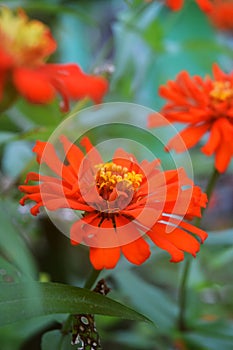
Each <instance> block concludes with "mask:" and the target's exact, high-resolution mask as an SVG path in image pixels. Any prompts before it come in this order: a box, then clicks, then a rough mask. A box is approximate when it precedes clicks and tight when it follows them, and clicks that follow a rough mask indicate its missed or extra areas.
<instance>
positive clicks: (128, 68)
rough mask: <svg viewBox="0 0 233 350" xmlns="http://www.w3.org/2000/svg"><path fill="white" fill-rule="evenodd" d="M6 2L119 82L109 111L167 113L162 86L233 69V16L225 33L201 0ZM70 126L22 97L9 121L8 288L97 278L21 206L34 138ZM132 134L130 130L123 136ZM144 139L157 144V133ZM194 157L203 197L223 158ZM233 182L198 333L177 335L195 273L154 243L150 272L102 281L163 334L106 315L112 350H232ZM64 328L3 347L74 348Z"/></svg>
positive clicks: (204, 277) (2, 186) (220, 193)
mask: <svg viewBox="0 0 233 350" xmlns="http://www.w3.org/2000/svg"><path fill="white" fill-rule="evenodd" d="M0 5H7V6H9V7H11V8H13V9H16V8H19V7H21V8H23V9H24V10H25V12H26V13H27V14H28V15H29V17H30V18H36V19H39V20H40V21H42V22H44V23H46V24H47V25H48V26H49V27H50V28H51V31H52V34H53V36H54V38H55V39H56V41H57V44H58V49H57V51H56V52H55V54H54V55H52V56H51V58H50V62H59V63H67V62H75V63H77V64H79V65H80V66H81V67H82V68H83V70H84V71H85V72H88V73H92V74H93V73H98V74H104V75H105V76H106V77H108V79H109V83H110V89H109V92H108V94H107V95H106V97H105V102H118V101H120V102H132V103H136V104H140V105H143V106H146V107H149V108H152V109H154V110H159V109H160V108H161V107H162V105H163V104H164V101H163V100H162V99H161V98H160V97H159V96H158V87H159V86H160V85H161V84H165V83H166V81H167V80H168V79H174V78H175V77H176V75H177V74H178V73H179V72H180V71H181V70H187V71H188V72H189V73H190V74H191V75H193V74H197V75H201V76H204V75H205V74H211V71H212V64H213V63H214V62H217V63H218V64H219V65H220V66H221V68H222V69H223V70H224V71H226V72H229V71H231V70H232V68H233V17H232V28H230V27H229V28H227V29H228V30H227V31H222V30H220V29H219V28H216V27H214V26H213V24H212V23H211V22H210V20H209V18H208V17H207V16H206V15H205V14H204V13H203V12H202V11H201V10H200V9H199V7H198V6H197V4H196V2H195V1H192V0H187V1H185V4H184V6H183V8H182V9H181V10H180V11H176V12H174V11H171V10H170V9H169V8H168V7H166V6H165V4H164V3H163V1H151V2H146V1H142V0H128V1H126V0H125V1H123V0H105V1H104V0H93V1H91V0H83V1H78V0H76V1H70V0H69V1H65V0H47V1H44V0H40V1H37V0H35V1H30V0H28V1H26V0H25V1H10V0H8V1H0ZM232 6H233V4H232ZM73 108H76V106H75V105H73ZM63 119H64V115H62V113H61V112H60V110H59V105H58V101H55V102H54V103H52V104H50V105H48V106H36V105H32V104H29V103H27V102H26V101H25V100H22V99H18V101H17V103H16V104H14V106H12V107H11V108H10V109H8V110H6V111H5V112H3V113H2V115H1V116H0V175H1V178H0V190H1V203H0V206H1V210H0V223H1V224H0V238H1V243H0V283H10V282H12V281H18V280H21V279H22V278H23V276H22V273H21V272H22V270H23V271H29V270H30V269H31V270H32V271H33V274H34V275H35V278H37V279H40V280H41V281H53V282H62V283H66V284H71V285H75V286H82V285H83V283H84V281H85V279H86V277H87V275H88V274H89V271H90V269H91V265H90V262H89V258H88V249H87V247H84V246H78V247H73V246H71V245H70V242H69V240H68V239H67V238H66V237H65V236H64V235H62V234H61V233H60V232H59V231H58V230H57V228H56V227H55V226H54V225H53V224H52V223H51V221H50V220H49V218H48V217H47V215H46V214H41V215H39V216H38V217H32V215H31V214H30V212H29V209H30V204H28V205H25V206H24V207H21V206H19V203H18V201H19V199H20V198H21V194H20V193H19V191H18V188H17V187H18V185H19V184H22V183H23V181H24V179H25V175H26V173H27V172H28V171H33V170H34V171H37V170H38V165H37V163H36V160H35V157H34V154H33V153H32V146H33V145H34V143H35V140H37V139H40V140H47V139H48V137H49V136H50V134H51V133H52V131H53V130H54V129H55V128H56V127H57V126H58V125H59V124H60V123H61V121H62V120H63ZM178 128H179V126H178ZM164 132H166V131H164ZM127 133H128V130H124V129H122V130H121V135H122V137H124V136H127ZM108 136H111V137H114V130H106V133H105V135H101V132H99V133H98V132H97V133H96V135H94V136H93V137H96V139H95V140H94V141H95V142H97V141H99V140H101V137H102V138H106V137H108ZM142 137H144V138H145V140H144V141H145V144H146V142H147V141H148V140H146V137H147V135H144V136H142ZM190 155H191V158H192V162H193V171H194V178H195V182H196V183H197V184H199V185H200V186H201V187H202V189H204V188H205V186H206V183H207V180H208V176H209V175H210V173H211V172H212V168H213V158H211V157H209V158H208V159H207V158H206V157H205V156H204V155H202V154H201V153H200V151H199V147H197V148H194V149H192V150H191V151H190ZM157 156H158V158H161V160H162V162H163V157H164V159H165V164H166V166H167V167H169V161H167V158H166V157H168V156H167V155H164V154H163V152H162V149H158V155H157ZM232 185H233V167H232V166H230V168H229V169H228V171H227V172H226V173H225V174H224V175H222V176H221V178H220V180H219V181H218V184H217V187H216V190H215V191H214V194H213V197H212V199H211V201H210V204H209V207H208V209H207V211H206V213H205V216H204V219H203V221H202V227H203V228H204V229H206V230H207V231H208V233H209V238H208V239H207V241H206V242H205V244H204V245H203V246H202V247H201V251H200V253H199V254H198V257H197V258H196V259H195V260H194V261H193V263H192V270H191V274H190V277H189V288H188V313H187V317H188V321H189V324H191V325H192V329H191V330H189V331H187V332H181V331H179V330H177V313H178V306H177V291H178V286H179V281H180V277H181V273H182V269H183V265H184V264H183V262H182V263H179V264H171V263H169V256H168V254H167V253H166V252H164V251H161V250H159V249H157V248H156V247H154V246H152V247H151V250H152V255H151V258H150V259H149V260H148V261H147V262H146V263H144V264H143V265H142V266H140V267H135V266H133V265H130V264H129V263H127V262H126V261H125V260H124V259H121V261H120V263H119V264H118V266H117V268H116V269H114V270H113V271H105V272H103V276H104V277H105V278H106V281H107V283H108V285H109V287H110V288H111V293H110V294H109V296H110V297H111V298H113V299H115V300H118V301H120V302H121V303H124V304H126V305H128V306H131V307H132V308H134V309H135V310H137V311H139V312H141V313H143V314H144V315H146V316H147V317H149V318H150V319H151V320H153V321H154V323H155V326H153V325H149V324H145V323H137V322H133V321H125V320H121V319H117V318H111V317H104V316H97V317H96V323H97V328H98V332H99V334H100V338H101V344H102V346H103V349H106V350H115V349H122V350H137V349H138V350H144V349H147V350H148V349H149V350H163V349H164V350H176V349H180V350H184V349H188V350H189V349H200V350H219V349H220V348H222V349H224V350H231V349H232V348H233V298H232V295H233V275H232V263H233V247H232V243H233V232H232V226H233V215H232V214H233V186H232ZM12 254H13V256H14V257H15V258H16V259H18V261H20V262H21V272H19V271H18V269H17V268H16V267H15V265H14V264H13V263H12V261H11V259H9V256H12ZM0 288H1V285H0ZM64 319H65V316H64V315H58V316H57V315H50V316H46V317H40V318H36V319H33V320H30V321H24V322H20V324H19V323H15V324H12V325H8V326H4V327H2V328H0V349H2V350H31V349H34V350H37V349H42V350H47V349H49V350H51V349H63V350H65V349H66V350H67V349H77V345H76V346H71V345H70V342H69V341H68V340H67V342H66V343H64V344H62V345H59V346H60V347H58V345H57V342H56V331H57V329H59V328H60V324H61V322H63V321H64ZM54 332H55V333H54Z"/></svg>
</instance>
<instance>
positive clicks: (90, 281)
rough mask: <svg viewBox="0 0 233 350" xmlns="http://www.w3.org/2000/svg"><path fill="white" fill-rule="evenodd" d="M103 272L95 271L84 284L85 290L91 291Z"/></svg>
mask: <svg viewBox="0 0 233 350" xmlns="http://www.w3.org/2000/svg"><path fill="white" fill-rule="evenodd" d="M101 271H102V270H95V269H93V270H92V271H91V273H90V275H89V277H88V279H87V280H86V282H85V284H84V288H87V289H91V287H92V286H93V284H94V283H95V281H96V280H97V278H98V277H99V275H100V273H101Z"/></svg>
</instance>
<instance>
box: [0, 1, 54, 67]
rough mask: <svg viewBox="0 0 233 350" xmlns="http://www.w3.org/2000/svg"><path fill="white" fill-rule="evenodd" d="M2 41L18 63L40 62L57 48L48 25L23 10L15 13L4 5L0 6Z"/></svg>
mask: <svg viewBox="0 0 233 350" xmlns="http://www.w3.org/2000/svg"><path fill="white" fill-rule="evenodd" d="M0 42H1V47H2V50H3V51H4V52H5V53H6V54H7V55H9V56H10V57H11V58H12V60H13V62H14V63H15V64H17V65H29V66H34V65H37V64H40V63H42V62H43V61H44V59H45V57H46V56H48V55H49V54H51V53H52V52H53V51H54V50H55V48H56V42H55V41H54V39H53V38H52V37H51V35H50V31H49V28H48V27H47V26H45V25H44V24H43V23H41V22H40V21H37V20H29V19H28V17H27V15H26V14H25V13H24V12H23V10H19V11H18V13H17V14H14V13H13V12H12V11H11V10H10V9H8V8H7V7H3V6H1V7H0Z"/></svg>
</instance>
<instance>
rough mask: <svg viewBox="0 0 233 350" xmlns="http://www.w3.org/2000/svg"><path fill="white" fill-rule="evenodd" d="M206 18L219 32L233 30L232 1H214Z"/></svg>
mask: <svg viewBox="0 0 233 350" xmlns="http://www.w3.org/2000/svg"><path fill="white" fill-rule="evenodd" d="M208 17H209V19H210V21H211V23H212V24H213V26H214V27H216V28H217V29H219V30H226V31H232V30H233V1H232V0H214V1H213V4H212V8H211V11H210V12H209V13H208Z"/></svg>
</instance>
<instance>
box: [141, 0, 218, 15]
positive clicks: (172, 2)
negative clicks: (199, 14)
mask: <svg viewBox="0 0 233 350" xmlns="http://www.w3.org/2000/svg"><path fill="white" fill-rule="evenodd" d="M145 1H146V2H152V1H153V0H145ZM196 3H197V4H198V6H199V7H200V9H201V10H202V11H203V12H206V13H208V12H209V11H210V10H211V9H212V2H211V1H210V0H196ZM165 4H166V6H167V7H169V8H170V9H171V10H172V11H179V10H181V9H182V7H183V5H184V0H166V1H165Z"/></svg>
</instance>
